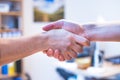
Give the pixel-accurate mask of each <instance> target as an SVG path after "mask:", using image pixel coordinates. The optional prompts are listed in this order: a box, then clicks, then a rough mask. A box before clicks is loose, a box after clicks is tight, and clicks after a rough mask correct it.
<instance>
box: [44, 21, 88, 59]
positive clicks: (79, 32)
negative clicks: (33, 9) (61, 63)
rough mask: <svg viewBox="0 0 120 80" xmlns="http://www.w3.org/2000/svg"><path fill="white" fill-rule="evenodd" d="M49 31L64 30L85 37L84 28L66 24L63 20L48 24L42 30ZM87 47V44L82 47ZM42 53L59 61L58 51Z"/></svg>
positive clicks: (49, 50) (69, 23)
mask: <svg viewBox="0 0 120 80" xmlns="http://www.w3.org/2000/svg"><path fill="white" fill-rule="evenodd" d="M51 29H65V30H67V31H69V32H72V33H75V34H77V35H80V36H83V37H86V35H85V28H84V27H82V26H80V25H78V24H75V23H72V22H67V21H65V20H59V21H56V22H53V23H51V24H48V25H46V26H45V27H43V30H45V31H49V30H51ZM81 45H82V44H81ZM88 45H89V44H86V45H84V46H88ZM82 46H83V45H82ZM56 52H57V53H56ZM44 53H46V54H47V55H48V56H54V57H55V58H57V59H59V60H61V59H60V57H61V56H60V52H58V50H54V51H53V50H52V49H48V50H46V51H44Z"/></svg>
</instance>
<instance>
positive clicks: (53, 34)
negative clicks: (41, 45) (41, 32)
mask: <svg viewBox="0 0 120 80" xmlns="http://www.w3.org/2000/svg"><path fill="white" fill-rule="evenodd" d="M45 35H47V41H46V45H47V46H48V47H47V48H50V49H53V50H56V49H58V50H56V51H55V52H56V53H59V52H60V53H61V57H60V59H61V60H64V58H65V59H66V60H70V59H71V58H74V57H76V56H77V53H79V52H81V51H82V46H80V45H83V46H85V45H88V44H89V42H88V40H87V39H86V38H84V37H81V36H78V35H76V34H72V33H70V32H68V31H66V30H64V29H59V30H50V31H48V32H46V33H45ZM63 57H64V58H63Z"/></svg>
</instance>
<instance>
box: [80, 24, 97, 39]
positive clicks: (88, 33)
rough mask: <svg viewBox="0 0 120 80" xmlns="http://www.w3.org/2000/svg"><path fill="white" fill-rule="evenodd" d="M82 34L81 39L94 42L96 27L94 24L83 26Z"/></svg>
mask: <svg viewBox="0 0 120 80" xmlns="http://www.w3.org/2000/svg"><path fill="white" fill-rule="evenodd" d="M82 26H83V29H84V32H83V34H82V36H83V37H85V38H87V39H88V40H89V41H95V40H96V36H97V34H96V31H97V27H96V26H97V25H95V24H84V25H82Z"/></svg>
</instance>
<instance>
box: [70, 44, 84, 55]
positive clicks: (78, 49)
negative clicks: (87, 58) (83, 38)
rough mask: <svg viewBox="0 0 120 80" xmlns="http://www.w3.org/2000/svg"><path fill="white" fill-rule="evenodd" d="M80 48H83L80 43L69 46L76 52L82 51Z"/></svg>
mask: <svg viewBox="0 0 120 80" xmlns="http://www.w3.org/2000/svg"><path fill="white" fill-rule="evenodd" d="M82 48H83V47H82V45H79V44H74V45H73V46H71V49H72V50H73V51H74V52H76V53H77V54H78V53H80V52H82V51H83V49H82Z"/></svg>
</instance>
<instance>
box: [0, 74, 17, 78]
mask: <svg viewBox="0 0 120 80" xmlns="http://www.w3.org/2000/svg"><path fill="white" fill-rule="evenodd" d="M16 76H17V74H15V75H0V79H9V78H13V77H16Z"/></svg>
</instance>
